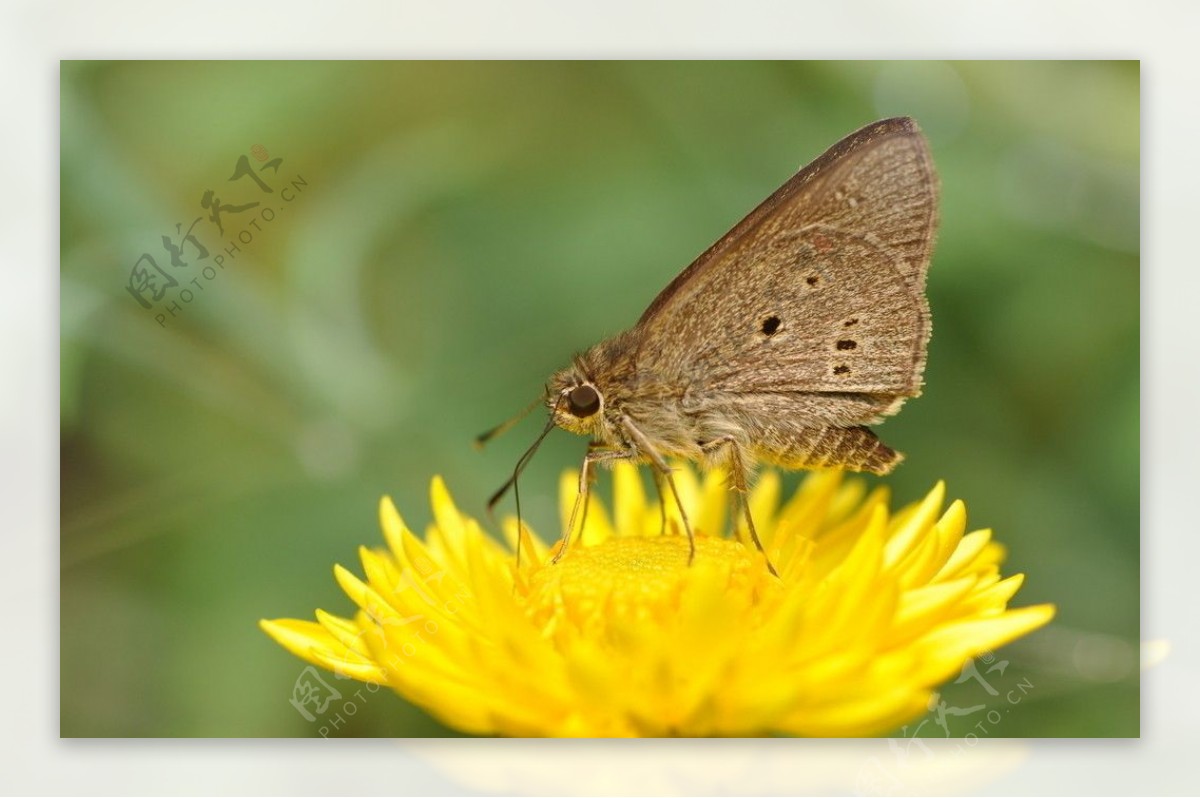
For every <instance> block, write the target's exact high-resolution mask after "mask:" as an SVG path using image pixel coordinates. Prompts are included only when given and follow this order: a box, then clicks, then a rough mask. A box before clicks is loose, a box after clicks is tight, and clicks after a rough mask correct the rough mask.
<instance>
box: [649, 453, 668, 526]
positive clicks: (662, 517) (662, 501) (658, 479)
mask: <svg viewBox="0 0 1200 798" xmlns="http://www.w3.org/2000/svg"><path fill="white" fill-rule="evenodd" d="M650 476H651V477H653V478H654V490H655V492H657V493H658V534H660V535H665V534H667V497H666V496H664V495H663V478H662V474H660V473H659V472H658V469H655V468H652V469H650Z"/></svg>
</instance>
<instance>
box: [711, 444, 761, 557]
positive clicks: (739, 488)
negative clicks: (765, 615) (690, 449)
mask: <svg viewBox="0 0 1200 798" xmlns="http://www.w3.org/2000/svg"><path fill="white" fill-rule="evenodd" d="M722 448H727V449H728V450H729V479H730V481H731V482H732V487H733V492H734V493H735V494H737V502H738V505H739V506H740V508H741V511H742V514H743V515H744V516H745V518H746V529H747V530H748V531H749V532H750V539H751V540H753V541H754V545H755V546H756V547H757V548H758V550H759V551H761V552H762V555H763V557H765V558H766V560H767V570H768V571H770V572H771V574H772V575H773V576H779V573H778V572H777V571H776V570H775V566H774V565H772V564H771V558H770V557H769V556H768V555H767V550H766V549H765V548H763V544H762V540H760V539H759V537H758V530H757V529H755V527H754V517H753V516H752V515H751V513H750V502H748V501H747V500H746V494H747V493H748V492H749V486H748V485H747V482H746V464H745V461H744V460H743V459H742V452H741V448H740V446H739V445H738V442H737V441H736V440H734V439H733V438H732V437H725V438H718V439H717V440H715V441H710V442H709V443H707V444H706V445H705V446H704V449H705V451H712V452H715V451H718V450H720V449H722ZM735 523H736V521H735Z"/></svg>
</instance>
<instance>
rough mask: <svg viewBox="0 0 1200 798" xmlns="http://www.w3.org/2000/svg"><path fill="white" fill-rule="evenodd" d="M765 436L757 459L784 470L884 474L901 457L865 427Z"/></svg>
mask: <svg viewBox="0 0 1200 798" xmlns="http://www.w3.org/2000/svg"><path fill="white" fill-rule="evenodd" d="M790 433H791V434H788V435H773V434H767V435H764V436H762V438H760V439H759V440H758V441H756V445H755V447H754V453H755V455H756V456H757V457H758V459H760V460H762V461H764V462H767V463H772V464H774V465H779V466H782V467H784V468H789V469H795V468H841V469H845V470H847V471H870V472H871V473H873V474H887V473H889V472H890V471H891V470H892V469H893V468H895V467H896V465H897V464H898V463H899V462H900V461H901V460H903V459H904V455H902V454H900V453H899V452H897V451H896V450H894V449H892V448H891V447H889V446H887V445H886V444H884V443H883V441H881V440H879V438H878V437H876V435H875V433H874V432H872V431H871V430H869V429H867V428H866V427H801V428H798V429H794V430H791V431H790Z"/></svg>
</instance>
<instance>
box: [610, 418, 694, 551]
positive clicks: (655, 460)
mask: <svg viewBox="0 0 1200 798" xmlns="http://www.w3.org/2000/svg"><path fill="white" fill-rule="evenodd" d="M621 425H622V426H623V427H624V428H625V431H626V432H627V433H628V434H629V437H630V438H632V439H633V442H634V443H635V444H636V445H637V454H640V455H643V456H645V457H646V458H647V459H648V460H650V463H651V465H652V466H653V467H654V468H655V469H657V474H658V476H661V477H662V478H663V479H664V480H666V482H667V487H669V488H670V489H671V496H673V497H674V499H675V506H676V507H677V508H679V517H680V518H681V519H683V528H684V530H686V531H687V537H688V565H691V564H692V561H693V560H694V559H696V535H695V534H694V533H693V532H692V525H691V523H689V522H688V517H687V511H686V510H684V509H683V500H682V499H680V498H679V490H678V489H677V488H676V487H675V478H674V477H672V476H671V466H670V465H668V464H667V461H666V460H664V459H663V456H662V455H661V454H659V453H658V452H657V451H655V450H654V447H653V446H651V445H650V441H649V439H647V438H646V436H645V434H644V433H643V432H642V431H641V430H639V429H638V428H637V427H636V426H634V423H633V422H632V421H630V420H629V417H628V416H622V417H621ZM655 484H658V483H657V480H656V481H655ZM659 493H660V495H661V493H662V490H661V488H660V489H659ZM659 505H660V506H661V507H662V508H663V510H662V513H663V516H662V518H663V527H664V528H665V527H666V523H667V516H666V512H667V511H666V507H665V503H664V502H659Z"/></svg>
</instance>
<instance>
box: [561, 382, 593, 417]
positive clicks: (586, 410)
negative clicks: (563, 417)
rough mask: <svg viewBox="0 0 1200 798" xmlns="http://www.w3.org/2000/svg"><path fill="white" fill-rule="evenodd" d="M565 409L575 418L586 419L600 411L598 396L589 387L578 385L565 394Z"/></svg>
mask: <svg viewBox="0 0 1200 798" xmlns="http://www.w3.org/2000/svg"><path fill="white" fill-rule="evenodd" d="M567 409H568V410H570V411H571V415H573V416H575V417H576V418H587V417H588V416H592V415H595V414H596V411H597V410H599V409H600V394H598V393H596V389H595V388H593V387H592V386H590V385H580V386H577V387H576V388H573V389H572V390H571V392H570V393H569V394H567Z"/></svg>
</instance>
